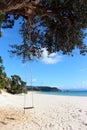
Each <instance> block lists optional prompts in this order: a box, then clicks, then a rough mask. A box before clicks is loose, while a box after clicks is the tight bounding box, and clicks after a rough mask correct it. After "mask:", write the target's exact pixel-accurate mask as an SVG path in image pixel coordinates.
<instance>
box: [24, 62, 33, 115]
mask: <svg viewBox="0 0 87 130" xmlns="http://www.w3.org/2000/svg"><path fill="white" fill-rule="evenodd" d="M27 70H28V69H27ZM27 72H28V71H27ZM30 79H31V89H32V105H31V106H25V105H26V94H24V110H26V109H32V108H34V102H33V86H32V69H31V64H30ZM26 80H27V76H26ZM24 113H25V111H24Z"/></svg>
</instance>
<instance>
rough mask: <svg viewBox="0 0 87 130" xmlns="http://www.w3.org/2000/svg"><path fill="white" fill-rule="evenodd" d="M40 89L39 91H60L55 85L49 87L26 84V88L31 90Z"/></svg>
mask: <svg viewBox="0 0 87 130" xmlns="http://www.w3.org/2000/svg"><path fill="white" fill-rule="evenodd" d="M32 89H33V91H41V92H61V91H62V90H61V89H59V88H57V87H49V86H27V90H28V91H31V90H32Z"/></svg>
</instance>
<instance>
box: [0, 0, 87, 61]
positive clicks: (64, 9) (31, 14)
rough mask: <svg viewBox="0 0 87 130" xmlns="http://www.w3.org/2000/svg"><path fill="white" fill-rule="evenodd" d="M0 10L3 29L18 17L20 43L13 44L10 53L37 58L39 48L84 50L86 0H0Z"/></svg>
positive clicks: (85, 47)
mask: <svg viewBox="0 0 87 130" xmlns="http://www.w3.org/2000/svg"><path fill="white" fill-rule="evenodd" d="M0 9H1V11H2V12H3V16H4V20H3V22H2V24H1V27H2V28H12V27H13V26H14V24H15V20H18V19H20V20H19V21H20V30H19V32H20V34H21V35H22V38H23V42H22V43H21V45H17V44H15V45H12V46H11V47H12V50H11V52H12V53H13V54H16V55H17V56H22V57H23V59H32V57H40V56H41V52H42V48H46V49H47V50H48V52H49V53H52V52H57V51H58V52H62V53H63V54H68V55H70V54H73V50H74V49H75V48H78V49H79V51H80V54H83V55H84V54H85V53H86V52H87V45H86V44H84V43H83V38H84V37H86V33H85V32H84V30H85V29H86V28H87V0H72V1H70V0H15V1H14V0H2V1H0Z"/></svg>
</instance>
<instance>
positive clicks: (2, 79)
mask: <svg viewBox="0 0 87 130" xmlns="http://www.w3.org/2000/svg"><path fill="white" fill-rule="evenodd" d="M4 70H5V68H4V66H3V60H2V58H1V56H0V89H3V88H5V87H6V86H7V85H8V84H9V79H8V78H7V75H6V73H5V71H4Z"/></svg>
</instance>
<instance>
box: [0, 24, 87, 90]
mask: <svg viewBox="0 0 87 130" xmlns="http://www.w3.org/2000/svg"><path fill="white" fill-rule="evenodd" d="M2 31H3V37H2V38H0V56H2V58H3V64H4V66H5V71H6V73H7V75H8V77H10V76H11V75H14V74H17V75H20V77H21V78H22V79H23V80H24V81H27V84H29V85H30V84H31V78H30V77H31V76H30V68H31V69H32V84H33V85H41V86H45V85H46V86H56V87H58V88H60V89H87V56H81V55H78V54H75V56H74V57H71V56H63V55H59V54H58V53H53V54H51V55H50V56H49V57H47V51H46V49H44V52H43V56H42V59H40V60H38V61H33V62H27V63H25V64H23V63H22V61H21V59H20V58H18V57H10V54H9V53H8V50H10V48H9V44H15V43H18V44H19V43H21V42H22V39H21V37H20V35H19V34H18V28H17V26H15V28H14V29H7V30H2ZM84 42H86V43H87V38H86V39H85V40H84Z"/></svg>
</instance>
